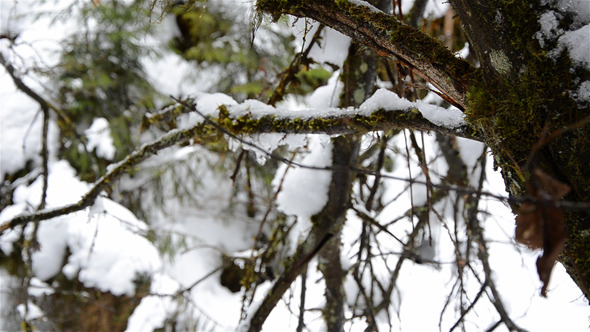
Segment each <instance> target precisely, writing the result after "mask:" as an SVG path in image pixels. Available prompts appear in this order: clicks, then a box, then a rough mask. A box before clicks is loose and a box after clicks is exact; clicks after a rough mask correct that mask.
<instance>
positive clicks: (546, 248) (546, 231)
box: [516, 168, 570, 296]
mask: <svg viewBox="0 0 590 332" xmlns="http://www.w3.org/2000/svg"><path fill="white" fill-rule="evenodd" d="M534 175H535V176H534V181H532V183H530V184H529V190H528V191H529V194H530V195H531V196H532V197H533V198H534V199H535V202H534V203H524V204H523V205H522V206H521V207H520V209H519V210H518V216H517V217H516V240H517V241H518V242H520V243H523V244H525V245H527V246H528V247H530V248H532V249H538V248H543V254H542V255H541V256H539V258H538V259H537V273H538V274H539V279H541V281H542V282H543V287H542V289H541V295H542V296H547V286H548V285H549V278H550V277H551V270H553V265H555V262H556V261H557V258H558V257H559V254H560V253H561V249H562V248H563V244H564V243H565V239H566V234H565V230H564V227H563V213H562V212H561V209H560V208H558V207H557V206H556V205H555V201H556V200H559V199H561V198H563V197H564V196H565V195H567V193H568V192H569V190H570V188H569V186H568V185H566V184H564V183H562V182H560V181H558V180H556V179H555V178H553V177H551V176H550V175H548V174H546V173H544V172H543V171H541V170H540V169H538V168H537V169H535V171H534ZM549 197H550V198H551V199H548V198H549Z"/></svg>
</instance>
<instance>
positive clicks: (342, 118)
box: [0, 101, 478, 234]
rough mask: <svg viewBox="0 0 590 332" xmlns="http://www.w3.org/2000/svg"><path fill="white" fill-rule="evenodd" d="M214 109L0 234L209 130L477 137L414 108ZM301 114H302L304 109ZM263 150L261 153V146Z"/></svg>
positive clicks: (76, 207) (89, 198) (70, 208)
mask: <svg viewBox="0 0 590 332" xmlns="http://www.w3.org/2000/svg"><path fill="white" fill-rule="evenodd" d="M179 102H180V101H179ZM180 104H181V105H182V106H183V107H185V108H186V109H188V110H191V111H194V112H197V113H198V114H200V115H201V116H204V115H203V114H202V113H200V112H199V111H198V110H197V108H195V107H192V106H191V105H189V104H187V103H185V102H180ZM219 109H220V111H219V116H218V118H217V119H210V118H206V121H204V122H201V123H199V124H196V125H195V126H193V127H191V128H188V129H184V130H173V131H171V132H170V133H168V134H167V135H165V136H163V137H162V138H160V139H158V140H157V141H154V142H152V143H149V144H145V145H143V146H142V147H140V148H139V149H138V150H136V151H135V152H133V153H131V154H129V155H128V156H127V157H126V158H125V159H123V160H122V161H120V162H119V163H117V164H115V165H113V166H111V170H110V171H109V172H107V173H106V174H105V175H104V176H103V177H101V178H100V179H99V180H98V181H97V182H95V184H94V186H93V187H92V189H91V190H90V191H89V192H88V193H87V194H86V195H84V196H83V197H82V199H81V200H80V201H78V202H76V203H73V204H70V205H66V206H63V207H60V208H55V209H49V210H44V211H39V212H37V213H32V214H24V215H20V216H17V217H15V218H13V219H11V220H10V221H8V222H6V223H5V224H3V225H0V234H2V233H3V232H4V231H5V230H7V229H12V228H14V227H16V226H18V225H22V224H25V223H27V222H31V221H39V220H46V219H51V218H54V217H58V216H62V215H66V214H69V213H73V212H77V211H80V210H82V209H84V208H86V207H89V206H91V205H92V204H93V203H94V201H95V200H96V198H97V197H98V196H99V194H100V193H101V192H102V191H104V190H106V189H108V188H110V187H111V186H112V184H113V183H114V182H115V181H117V180H118V179H119V178H120V177H121V176H122V175H124V174H125V173H126V172H127V171H128V170H129V169H130V168H131V167H133V166H135V165H137V164H139V163H140V162H142V161H144V160H145V159H147V158H148V157H149V156H151V155H154V154H156V153H157V152H158V151H160V150H162V149H165V148H167V147H170V146H172V145H174V144H177V143H180V142H185V141H187V140H190V139H191V138H196V137H198V138H206V137H208V136H211V132H218V131H221V132H222V133H225V134H228V135H230V136H232V137H234V138H237V139H238V140H240V141H241V142H242V143H244V144H247V145H250V146H252V147H254V148H256V147H257V146H256V144H254V143H250V142H248V141H245V140H243V139H241V138H239V137H238V136H236V135H249V134H258V133H277V132H278V133H300V134H305V133H308V134H329V135H336V134H353V133H366V132H370V131H379V130H391V129H402V128H408V129H417V130H427V131H428V130H435V131H437V132H441V133H445V134H452V135H458V136H462V137H468V138H471V139H477V138H478V136H477V135H478V134H476V133H474V132H473V131H472V130H470V129H469V128H467V127H466V126H465V127H459V128H456V129H449V128H445V127H439V126H436V125H434V124H433V123H431V122H429V121H427V120H426V119H424V117H422V115H421V114H420V112H418V111H417V110H401V111H385V110H378V111H376V112H373V113H371V114H370V115H364V114H359V113H356V112H351V113H349V114H344V115H342V114H340V115H337V114H336V113H334V115H331V116H326V117H323V118H322V117H313V116H309V117H307V118H305V117H302V118H289V117H279V116H280V113H281V112H280V110H277V112H276V114H272V115H265V116H261V117H259V118H253V117H252V116H250V115H243V116H235V117H232V115H231V114H230V113H229V111H228V110H227V108H226V107H225V106H221V107H220V108H219ZM314 113H316V112H311V113H310V114H314ZM301 114H302V115H305V113H301ZM215 137H217V135H215ZM262 151H263V152H265V153H266V151H265V150H262ZM269 155H270V154H269ZM271 157H273V158H274V159H277V160H279V161H281V162H286V163H289V164H293V165H295V166H303V165H300V164H297V163H295V162H292V161H289V160H287V159H285V158H281V157H279V156H274V155H271Z"/></svg>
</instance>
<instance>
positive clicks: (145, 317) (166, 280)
mask: <svg viewBox="0 0 590 332" xmlns="http://www.w3.org/2000/svg"><path fill="white" fill-rule="evenodd" d="M179 290H180V285H179V284H178V282H177V281H176V280H174V279H172V278H170V277H169V276H167V275H164V274H161V273H156V274H154V276H153V278H152V283H151V286H150V294H151V295H148V296H146V297H144V298H143V299H141V302H140V303H139V305H138V306H137V307H136V308H135V310H133V314H131V316H130V317H129V322H128V324H127V329H126V331H129V332H135V331H138V332H142V331H154V330H157V329H161V328H163V327H164V323H165V322H166V320H167V319H169V318H172V317H173V315H174V314H175V313H176V311H177V310H178V302H176V301H175V299H174V296H175V295H176V293H177V292H178V291H179Z"/></svg>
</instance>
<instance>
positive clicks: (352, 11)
mask: <svg viewBox="0 0 590 332" xmlns="http://www.w3.org/2000/svg"><path fill="white" fill-rule="evenodd" d="M257 9H258V10H259V11H262V12H267V13H270V14H271V15H273V16H274V17H275V18H278V16H280V15H282V14H290V15H294V16H298V17H307V18H311V19H314V20H316V21H318V22H320V23H323V24H325V25H326V26H329V27H330V28H333V29H335V30H338V31H339V32H341V33H343V34H345V35H347V36H349V37H351V38H352V39H353V40H355V41H356V42H358V43H360V44H363V45H365V46H367V47H369V48H371V49H373V50H374V51H376V52H377V54H379V55H381V56H384V57H388V58H395V59H399V60H400V61H402V62H404V63H406V64H407V65H408V66H410V67H411V68H413V69H414V70H415V71H416V72H418V73H419V74H420V75H421V76H423V77H424V78H425V79H426V80H427V81H429V82H430V83H432V84H433V85H434V86H436V87H437V88H438V89H439V90H440V91H442V92H443V94H445V95H446V96H447V97H448V99H450V100H451V101H452V102H453V104H455V105H456V106H458V107H459V108H462V109H465V108H466V92H467V89H468V88H469V85H470V75H471V73H472V72H473V68H472V67H471V66H470V65H469V64H468V63H467V62H466V61H464V60H462V59H458V58H457V57H455V56H454V54H453V53H452V52H451V51H449V50H448V49H447V48H446V47H445V46H444V45H442V44H441V43H440V42H439V41H437V40H436V39H434V38H432V37H431V36H429V35H427V34H425V33H422V32H420V31H419V30H417V29H415V28H412V27H411V26H409V25H406V24H404V23H402V22H401V21H399V20H398V19H396V18H395V17H393V16H392V15H388V14H385V13H383V12H381V11H378V10H375V9H373V8H370V7H368V6H362V5H357V4H352V3H350V2H347V1H334V0H315V1H307V0H301V1H289V2H288V3H287V2H286V1H277V0H258V2H257Z"/></svg>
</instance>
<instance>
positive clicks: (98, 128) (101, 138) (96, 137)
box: [84, 118, 115, 160]
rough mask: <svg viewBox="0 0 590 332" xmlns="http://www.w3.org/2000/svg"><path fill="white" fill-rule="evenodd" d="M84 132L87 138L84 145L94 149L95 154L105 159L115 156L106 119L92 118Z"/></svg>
mask: <svg viewBox="0 0 590 332" xmlns="http://www.w3.org/2000/svg"><path fill="white" fill-rule="evenodd" d="M84 133H85V134H86V138H87V139H88V143H87V146H86V147H87V148H88V150H89V151H92V150H94V149H96V155H97V156H99V157H101V158H105V159H107V160H113V158H115V146H114V144H113V138H112V137H111V130H110V128H109V122H108V121H107V119H105V118H96V119H94V121H93V122H92V125H90V128H88V129H86V131H84Z"/></svg>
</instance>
